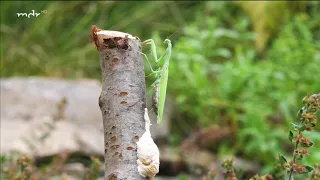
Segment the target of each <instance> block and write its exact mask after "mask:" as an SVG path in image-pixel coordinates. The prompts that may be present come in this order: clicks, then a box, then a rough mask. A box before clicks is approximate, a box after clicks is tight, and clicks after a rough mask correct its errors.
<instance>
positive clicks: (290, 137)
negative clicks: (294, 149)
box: [289, 131, 293, 142]
mask: <svg viewBox="0 0 320 180" xmlns="http://www.w3.org/2000/svg"><path fill="white" fill-rule="evenodd" d="M292 139H293V132H292V131H289V141H290V142H292Z"/></svg>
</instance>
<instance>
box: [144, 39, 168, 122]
mask: <svg viewBox="0 0 320 180" xmlns="http://www.w3.org/2000/svg"><path fill="white" fill-rule="evenodd" d="M164 43H166V44H167V45H168V46H167V49H166V51H165V52H164V53H163V54H162V55H161V56H160V57H159V58H158V56H157V50H156V45H155V43H154V41H153V40H152V39H148V40H146V41H144V42H143V43H142V44H143V45H148V44H150V45H151V54H152V55H153V58H154V59H155V62H156V63H158V62H159V61H161V60H162V59H163V58H164V57H165V63H164V64H163V66H162V67H159V68H158V69H157V70H153V69H152V66H151V64H150V62H149V59H148V57H147V56H146V55H145V54H143V55H144V56H145V58H146V59H147V61H148V63H149V65H150V69H151V72H152V73H151V74H155V75H156V80H155V81H154V83H153V84H152V85H151V87H152V88H153V89H154V91H153V95H152V101H153V102H152V106H153V110H154V112H155V113H156V115H157V123H158V124H160V123H161V122H162V117H163V110H164V104H165V101H166V92H167V84H168V75H169V69H168V68H169V61H170V58H171V49H172V44H171V41H170V40H169V39H165V41H164ZM151 74H150V75H151Z"/></svg>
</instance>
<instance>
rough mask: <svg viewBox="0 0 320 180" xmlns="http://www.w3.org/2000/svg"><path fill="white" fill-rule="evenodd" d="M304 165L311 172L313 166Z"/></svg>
mask: <svg viewBox="0 0 320 180" xmlns="http://www.w3.org/2000/svg"><path fill="white" fill-rule="evenodd" d="M303 167H305V168H306V169H307V170H308V172H311V171H312V170H313V167H311V166H303Z"/></svg>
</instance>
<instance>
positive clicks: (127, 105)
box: [91, 26, 146, 180]
mask: <svg viewBox="0 0 320 180" xmlns="http://www.w3.org/2000/svg"><path fill="white" fill-rule="evenodd" d="M91 41H92V42H94V43H95V44H96V46H97V49H98V50H99V55H100V66H101V72H102V91H101V94H100V97H99V106H100V110H101V113H102V117H103V127H104V143H105V145H104V146H105V154H104V157H105V179H108V180H113V179H119V180H120V179H121V180H122V179H127V180H131V179H132V180H139V179H144V178H143V177H142V176H140V175H139V173H138V169H137V150H136V142H137V141H138V140H139V138H140V137H141V136H142V134H143V133H144V132H145V122H144V108H145V107H146V99H145V95H146V87H145V73H144V65H143V59H142V55H141V53H140V52H141V42H140V40H139V38H136V37H132V36H131V35H129V34H125V33H121V32H115V31H101V30H100V29H98V28H96V27H95V26H93V28H92V30H91Z"/></svg>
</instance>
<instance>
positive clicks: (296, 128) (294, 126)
mask: <svg viewBox="0 0 320 180" xmlns="http://www.w3.org/2000/svg"><path fill="white" fill-rule="evenodd" d="M291 125H292V128H293V129H294V130H295V131H297V130H298V129H299V128H298V127H299V126H298V125H296V124H294V123H291Z"/></svg>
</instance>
